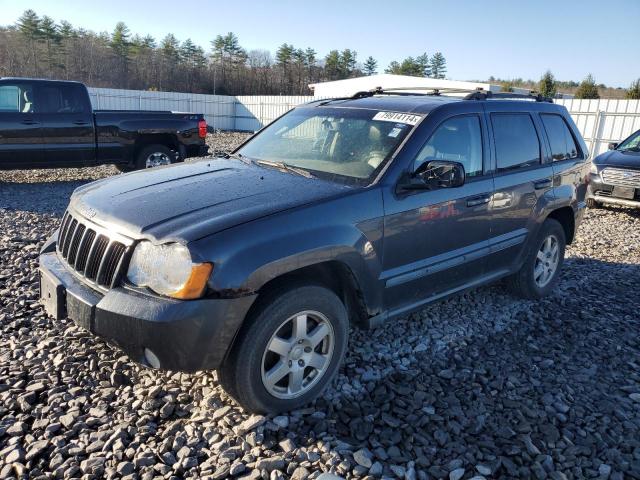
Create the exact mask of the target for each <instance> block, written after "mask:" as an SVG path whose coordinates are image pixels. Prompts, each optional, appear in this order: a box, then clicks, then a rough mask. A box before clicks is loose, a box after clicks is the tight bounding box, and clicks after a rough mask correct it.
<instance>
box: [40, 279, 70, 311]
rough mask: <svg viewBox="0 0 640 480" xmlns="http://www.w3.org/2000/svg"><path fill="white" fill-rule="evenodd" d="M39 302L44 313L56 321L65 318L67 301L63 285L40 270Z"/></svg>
mask: <svg viewBox="0 0 640 480" xmlns="http://www.w3.org/2000/svg"><path fill="white" fill-rule="evenodd" d="M40 302H41V303H42V305H43V306H44V309H45V311H46V312H47V313H48V314H49V315H51V316H52V317H53V318H55V319H56V320H60V319H62V318H65V317H66V316H67V299H66V291H65V288H64V285H62V283H61V282H60V281H59V280H58V279H57V278H55V277H53V276H51V275H49V274H48V273H47V272H45V271H44V270H40Z"/></svg>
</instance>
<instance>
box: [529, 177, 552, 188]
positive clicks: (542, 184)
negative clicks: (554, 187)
mask: <svg viewBox="0 0 640 480" xmlns="http://www.w3.org/2000/svg"><path fill="white" fill-rule="evenodd" d="M550 186H551V180H550V179H549V178H545V179H544V180H538V181H537V182H533V188H535V189H536V190H542V189H543V188H549V187H550Z"/></svg>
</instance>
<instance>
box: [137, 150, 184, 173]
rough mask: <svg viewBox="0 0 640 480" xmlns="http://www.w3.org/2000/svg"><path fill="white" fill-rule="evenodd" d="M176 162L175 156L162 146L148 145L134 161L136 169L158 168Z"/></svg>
mask: <svg viewBox="0 0 640 480" xmlns="http://www.w3.org/2000/svg"><path fill="white" fill-rule="evenodd" d="M175 161H176V154H175V153H174V152H173V151H172V150H171V149H170V148H169V147H166V146H164V145H160V144H157V145H149V146H148V147H144V148H143V149H142V150H140V153H138V158H137V159H136V169H137V170H142V169H145V168H153V167H160V166H162V165H170V164H172V163H174V162H175Z"/></svg>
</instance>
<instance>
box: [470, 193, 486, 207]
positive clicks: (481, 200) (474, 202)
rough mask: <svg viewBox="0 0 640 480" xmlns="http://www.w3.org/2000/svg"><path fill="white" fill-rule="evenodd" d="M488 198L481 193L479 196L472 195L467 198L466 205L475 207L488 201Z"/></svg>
mask: <svg viewBox="0 0 640 480" xmlns="http://www.w3.org/2000/svg"><path fill="white" fill-rule="evenodd" d="M489 200H490V198H489V197H487V196H485V195H483V196H481V197H473V198H470V199H469V200H467V207H477V206H478V205H484V204H485V203H489Z"/></svg>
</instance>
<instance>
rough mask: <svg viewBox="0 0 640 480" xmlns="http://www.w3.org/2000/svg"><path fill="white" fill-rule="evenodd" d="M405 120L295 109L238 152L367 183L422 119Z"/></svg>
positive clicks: (345, 180) (358, 112)
mask: <svg viewBox="0 0 640 480" xmlns="http://www.w3.org/2000/svg"><path fill="white" fill-rule="evenodd" d="M382 113H384V112H382ZM376 115H377V117H376ZM374 117H376V118H374ZM405 117H407V118H404V117H403V116H402V115H400V114H398V115H397V116H395V117H393V118H397V119H398V120H399V121H395V120H391V121H390V120H388V119H387V118H386V117H383V115H381V114H380V112H378V111H374V110H365V109H346V108H330V107H310V108H298V109H295V110H293V111H292V112H290V113H288V114H287V115H285V116H283V117H281V118H280V119H279V120H276V121H275V122H274V123H272V124H271V125H269V126H268V127H266V128H265V129H264V130H263V131H262V132H260V134H258V135H257V136H256V137H254V138H253V139H252V140H250V141H249V142H248V143H247V144H246V145H245V146H244V147H242V148H241V149H240V150H239V152H238V153H241V154H242V155H244V156H245V157H248V158H249V159H252V160H267V161H271V162H282V163H285V164H287V165H290V166H294V167H298V168H303V169H305V170H308V171H310V172H311V173H313V174H314V175H316V176H318V177H320V178H325V179H328V180H331V181H336V182H339V183H351V184H353V183H357V184H367V183H369V182H370V181H371V180H372V179H373V178H374V177H375V175H376V174H377V172H378V171H379V170H380V169H381V168H382V166H383V165H384V163H385V162H386V161H387V160H388V159H389V158H390V157H391V155H392V154H393V152H394V151H395V150H396V148H397V147H398V146H399V145H400V144H401V143H402V140H403V139H404V138H405V137H406V135H407V134H408V133H409V131H411V129H412V128H413V124H414V123H415V122H416V121H417V120H418V119H419V118H420V117H419V116H416V115H406V116H405ZM414 117H415V118H414ZM382 118H385V119H382ZM403 120H404V121H403ZM407 122H408V123H407Z"/></svg>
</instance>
